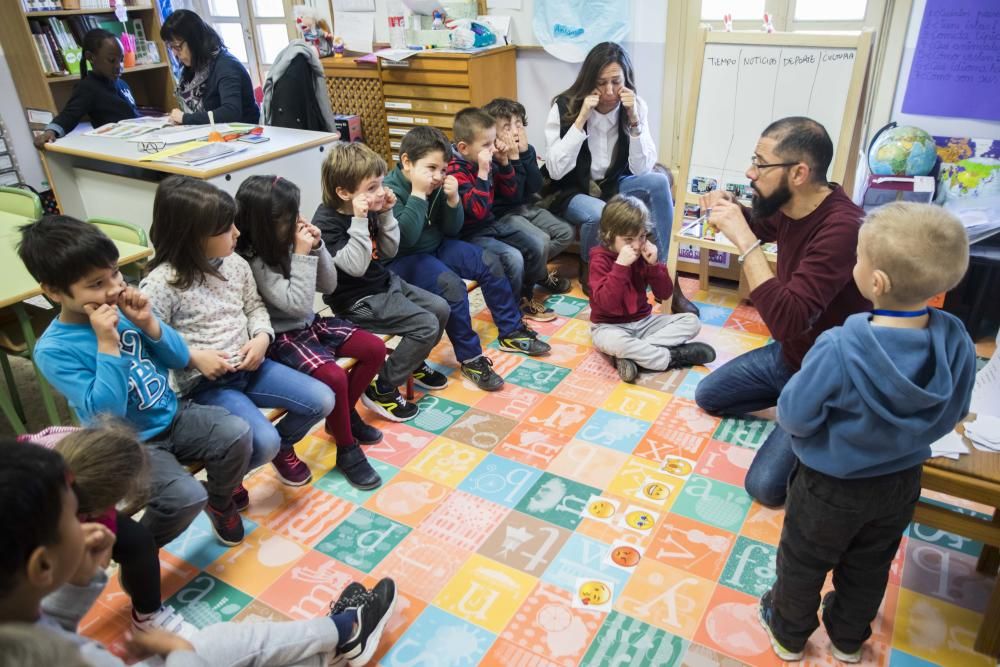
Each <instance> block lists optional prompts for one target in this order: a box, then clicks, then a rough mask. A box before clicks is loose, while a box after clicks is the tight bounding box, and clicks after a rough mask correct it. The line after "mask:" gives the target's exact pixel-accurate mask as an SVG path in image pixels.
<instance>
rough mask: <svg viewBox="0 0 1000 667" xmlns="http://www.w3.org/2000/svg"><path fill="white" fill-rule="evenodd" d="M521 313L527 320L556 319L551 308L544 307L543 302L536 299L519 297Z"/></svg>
mask: <svg viewBox="0 0 1000 667" xmlns="http://www.w3.org/2000/svg"><path fill="white" fill-rule="evenodd" d="M521 315H522V316H523V317H524V318H525V319H528V320H535V321H536V322H551V321H552V320H554V319H556V314H555V313H554V312H553V311H552V309H551V308H546V307H545V304H544V303H542V302H541V301H539V300H538V299H529V298H528V297H522V298H521Z"/></svg>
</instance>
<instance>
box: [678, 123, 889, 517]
mask: <svg viewBox="0 0 1000 667" xmlns="http://www.w3.org/2000/svg"><path fill="white" fill-rule="evenodd" d="M832 158H833V142H832V141H830V136H829V135H828V134H827V132H826V129H825V128H824V127H823V126H822V125H820V124H819V123H817V122H816V121H814V120H812V119H810V118H803V117H790V118H783V119H781V120H778V121H775V122H773V123H771V125H769V126H768V127H767V129H765V130H764V132H763V134H762V135H761V137H760V139H759V140H758V141H757V146H756V148H755V151H754V154H753V157H752V158H751V160H750V167H749V168H748V169H747V171H746V176H747V178H748V179H750V187H751V188H752V189H753V205H752V207H751V208H749V209H748V208H745V207H743V206H741V205H740V204H739V203H737V201H736V198H735V197H734V196H733V195H732V194H731V193H728V192H719V191H715V192H711V193H709V194H707V195H705V196H703V197H702V198H701V207H702V211H706V210H709V209H710V210H711V213H710V216H709V222H710V223H711V224H713V225H715V227H716V228H718V229H719V231H721V232H722V233H723V234H725V235H726V238H728V239H729V240H730V241H731V242H732V243H733V244H735V245H736V247H737V248H738V249H739V262H740V264H741V265H742V269H743V272H744V273H745V275H746V279H747V281H748V283H749V286H750V298H751V299H752V301H753V304H754V306H756V307H757V310H758V311H759V312H760V315H761V318H762V319H763V320H764V323H765V324H766V325H767V328H768V329H769V330H770V332H771V337H772V338H773V339H774V340H773V342H771V343H769V344H767V345H765V346H763V347H761V348H758V349H756V350H753V351H751V352H747V353H745V354H743V355H740V356H739V357H736V358H735V359H733V360H732V361H730V362H728V363H726V364H725V365H723V366H721V367H720V368H718V369H716V370H715V371H713V372H712V373H711V374H710V375H708V376H707V377H706V378H705V379H704V380H702V381H701V383H700V384H699V385H698V388H697V390H696V394H695V400H696V401H697V402H698V405H699V406H700V407H701V408H702V409H703V410H705V411H706V412H709V413H711V414H714V415H732V416H745V415H754V416H769V417H773V411H772V409H773V408H774V406H775V405H776V404H777V401H778V395H779V394H780V393H781V390H782V388H783V387H784V386H785V384H786V383H787V382H788V380H789V378H791V377H792V375H793V374H794V373H795V372H796V371H797V370H798V369H799V366H800V365H801V364H802V358H803V357H804V356H805V354H806V352H808V351H809V348H810V347H812V345H813V343H815V342H816V338H817V337H818V336H819V335H820V334H821V333H823V332H824V331H826V330H827V329H830V328H832V327H835V326H839V325H841V324H843V322H844V320H845V319H847V317H848V316H849V315H852V314H854V313H858V312H863V311H866V310H870V309H871V304H870V303H869V302H868V301H867V300H866V299H865V298H864V297H862V296H861V294H860V292H858V288H857V286H856V285H855V284H854V280H853V278H852V270H853V268H854V263H855V255H856V249H857V244H858V229H859V228H860V226H861V221H862V218H863V217H864V211H863V210H862V209H861V208H859V207H858V206H857V205H855V204H854V203H853V202H852V201H851V198H850V196H849V195H848V194H847V193H845V192H844V190H843V188H841V186H840V185H838V184H836V183H831V182H829V181H827V179H826V176H827V170H828V169H829V167H830V161H831V160H832ZM771 241H775V242H777V244H778V260H777V274H775V272H774V271H772V270H771V267H770V265H769V264H768V261H767V259H766V258H765V257H764V252H763V251H762V250H761V243H768V242H771ZM795 462H796V458H795V454H794V453H793V452H792V446H791V440H790V436H789V434H788V433H786V432H785V431H784V430H782V428H781V426H780V425H777V424H776V425H775V429H774V431H772V432H771V434H770V435H769V436H768V438H767V440H766V441H765V442H764V444H763V445H761V447H760V449H758V450H757V453H756V455H755V456H754V460H753V463H752V464H751V465H750V469H749V470H748V471H747V475H746V480H745V482H744V485H745V487H746V490H747V493H749V494H750V495H751V496H752V497H753V498H755V499H756V500H757V501H759V502H760V503H762V504H764V505H768V506H771V507H777V506H781V505H783V504H784V502H785V493H786V488H787V485H788V479H789V475H790V474H791V473H792V470H793V469H794V467H795Z"/></svg>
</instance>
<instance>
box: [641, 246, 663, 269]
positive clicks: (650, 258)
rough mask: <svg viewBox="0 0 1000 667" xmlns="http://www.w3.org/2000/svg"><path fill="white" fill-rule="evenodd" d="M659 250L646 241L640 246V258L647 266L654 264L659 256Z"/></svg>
mask: <svg viewBox="0 0 1000 667" xmlns="http://www.w3.org/2000/svg"><path fill="white" fill-rule="evenodd" d="M659 252H660V251H659V250H657V249H656V244H655V243H651V242H650V241H646V242H645V243H643V244H642V258H643V259H644V260H646V263H647V264H656V258H657V256H658V255H659Z"/></svg>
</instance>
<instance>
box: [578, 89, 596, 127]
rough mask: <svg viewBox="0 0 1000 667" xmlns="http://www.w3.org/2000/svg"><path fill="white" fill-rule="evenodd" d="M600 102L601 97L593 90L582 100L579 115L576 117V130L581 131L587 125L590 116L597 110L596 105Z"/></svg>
mask: <svg viewBox="0 0 1000 667" xmlns="http://www.w3.org/2000/svg"><path fill="white" fill-rule="evenodd" d="M600 101H601V95H600V94H599V93H598V92H597V91H596V90H595V91H594V92H592V93H591V94H590V95H587V96H586V97H584V98H583V103H582V104H580V113H579V114H578V115H577V117H576V128H577V129H578V130H580V131H581V132H582V131H583V126H584V125H586V124H587V119H589V118H590V114H591V113H593V111H594V109H595V108H597V103H598V102H600Z"/></svg>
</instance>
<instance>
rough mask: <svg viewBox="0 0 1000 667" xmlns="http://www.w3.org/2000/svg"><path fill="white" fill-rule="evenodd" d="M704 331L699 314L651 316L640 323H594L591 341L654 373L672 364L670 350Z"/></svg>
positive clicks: (606, 352)
mask: <svg viewBox="0 0 1000 667" xmlns="http://www.w3.org/2000/svg"><path fill="white" fill-rule="evenodd" d="M699 331H701V322H700V321H699V320H698V316H697V315H692V314H691V313H682V314H680V315H657V314H650V315H648V316H646V317H645V318H643V319H641V320H639V321H637V322H627V323H625V324H594V325H591V327H590V338H591V339H592V340H593V342H594V347H595V348H597V349H598V350H600V351H601V352H603V353H604V354H607V355H610V356H612V357H615V358H618V359H630V360H632V361H634V362H635V363H636V364H638V365H639V367H640V368H645V369H648V370H651V371H664V370H666V369H667V366H669V365H670V350H669V348H671V347H675V346H677V345H681V344H682V343H686V342H688V341H689V340H691V339H692V338H694V337H695V336H697V335H698V332H699Z"/></svg>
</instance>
